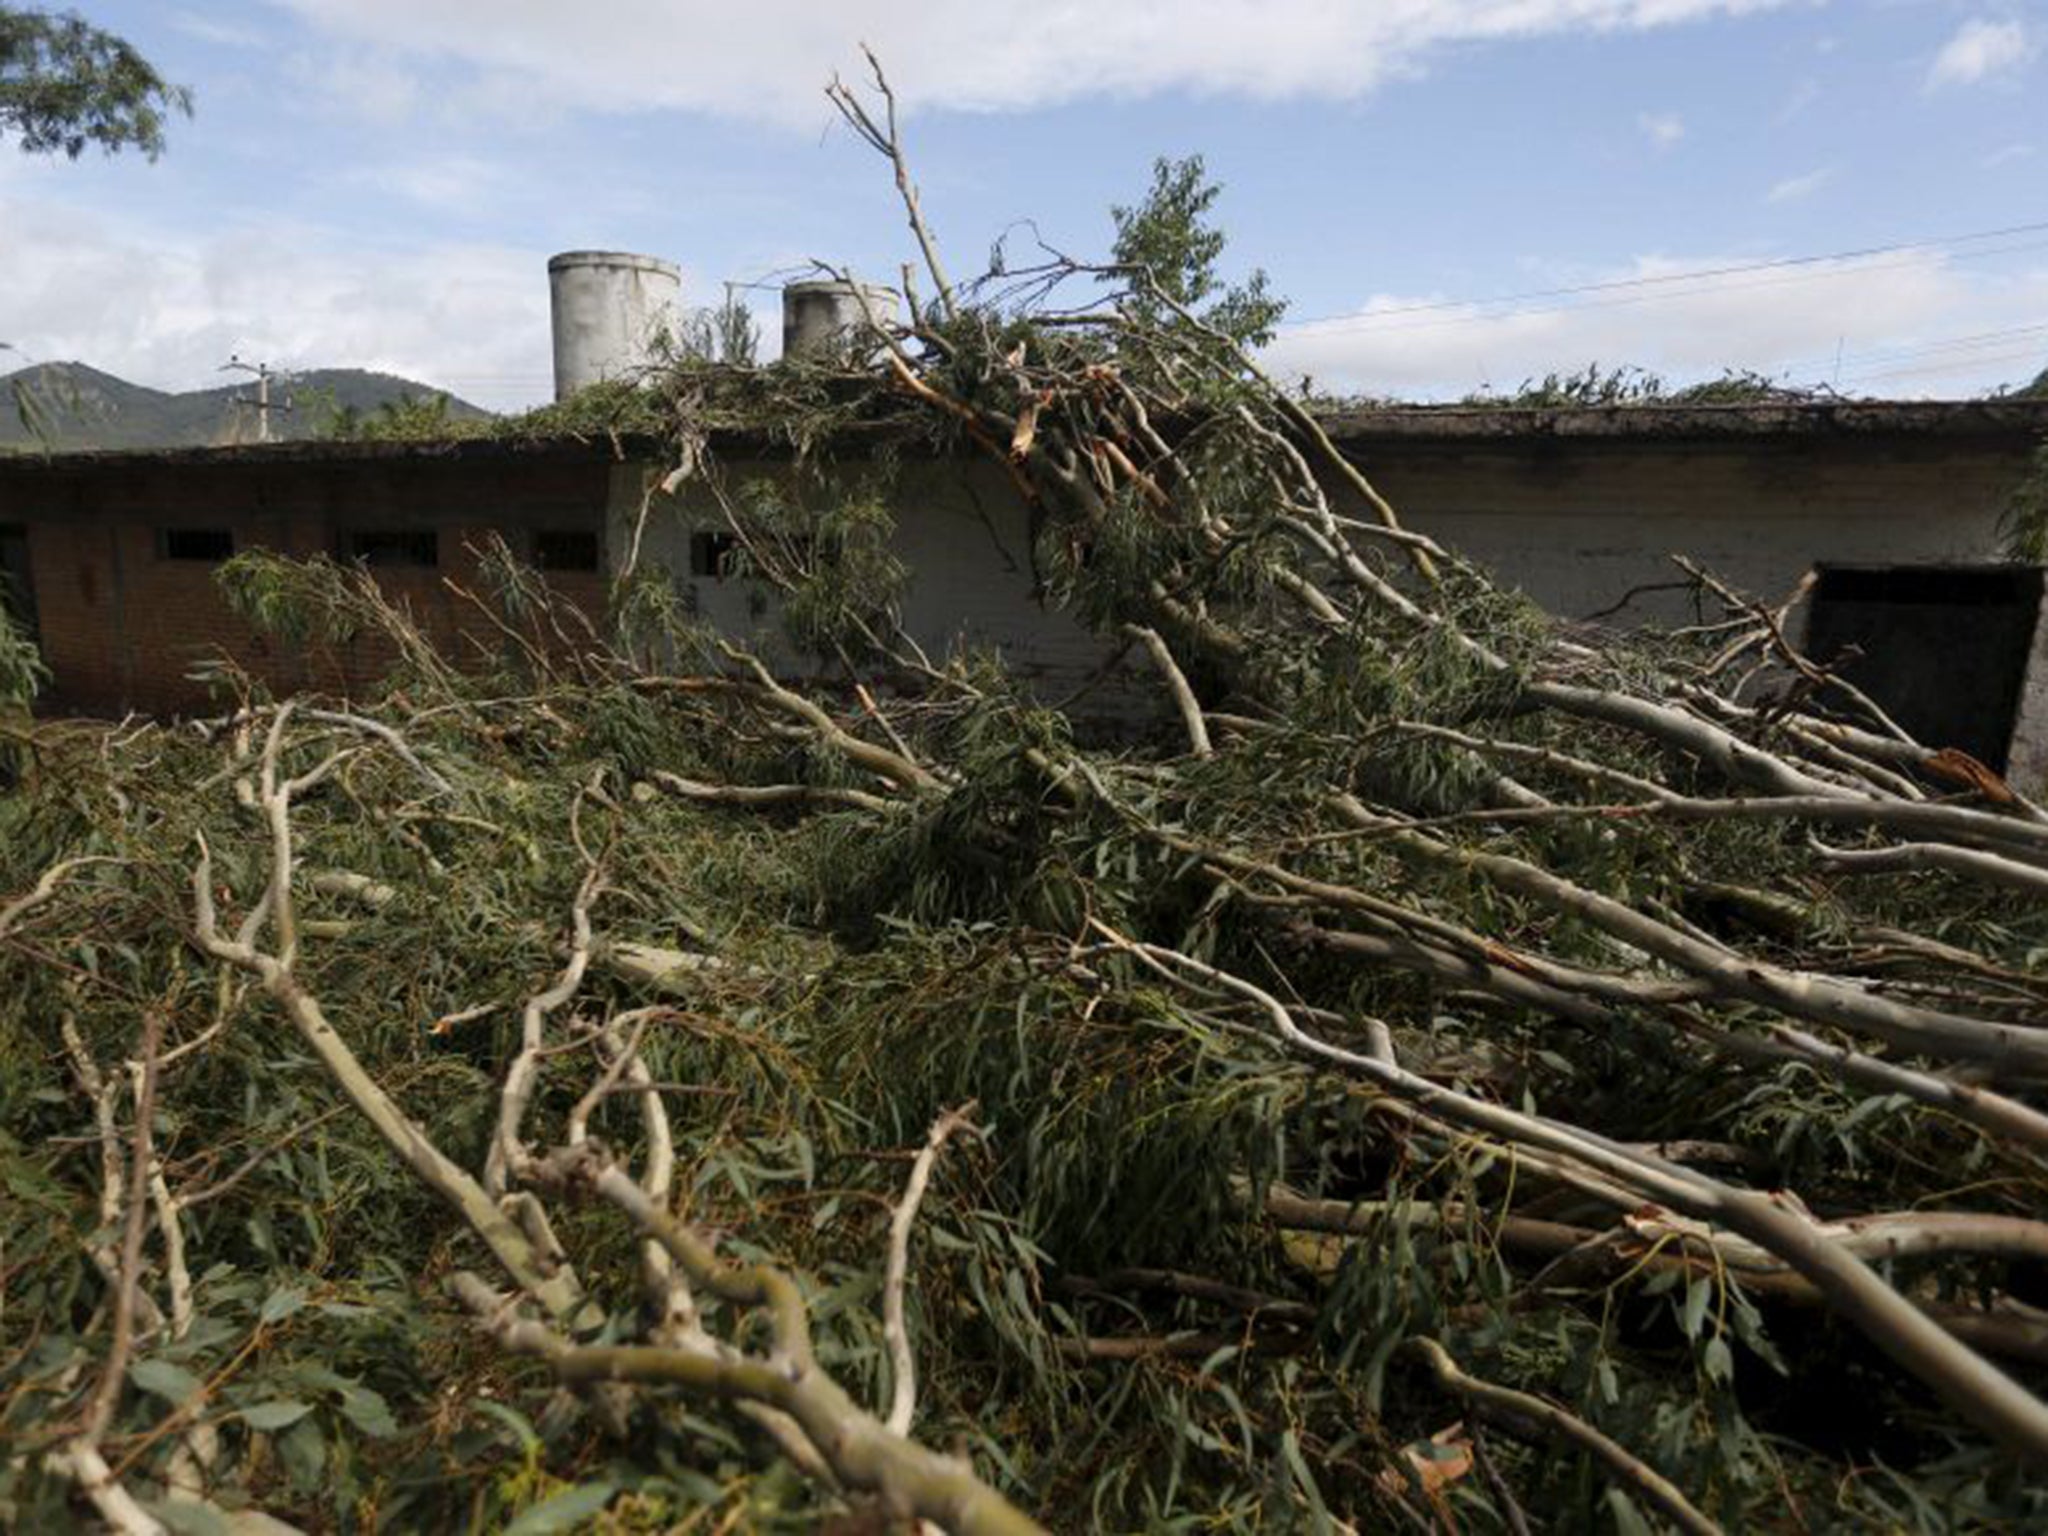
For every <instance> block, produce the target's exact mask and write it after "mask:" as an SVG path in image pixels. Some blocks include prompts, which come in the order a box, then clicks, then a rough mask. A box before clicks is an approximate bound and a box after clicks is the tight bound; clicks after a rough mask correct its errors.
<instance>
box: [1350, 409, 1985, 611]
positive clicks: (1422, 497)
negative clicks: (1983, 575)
mask: <svg viewBox="0 0 2048 1536" xmlns="http://www.w3.org/2000/svg"><path fill="white" fill-rule="evenodd" d="M1356 452H1357V454H1358V456H1359V458H1360V461H1361V463H1362V465H1363V467H1364V468H1365V469H1366V470H1367V472H1368V474H1369V475H1370V476H1371V477H1372V478H1373V481H1374V483H1375V484H1376V485H1377V486H1378V488H1379V489H1380V491H1381V492H1382V493H1383V494H1384V495H1385V496H1386V497H1387V498H1388V499H1389V500H1390V501H1392V502H1393V504H1394V506H1395V507H1396V508H1397V509H1398V510H1399V511H1400V512H1401V514H1402V516H1403V518H1404V519H1405V520H1406V521H1407V522H1408V524H1409V525H1410V526H1412V527H1414V528H1416V529H1417V530H1419V531H1421V532H1424V533H1427V534H1429V535H1430V536H1431V537H1433V538H1435V539H1437V540H1439V541H1440V542H1442V543H1443V544H1445V545H1446V546H1448V547H1450V548H1453V549H1455V550H1458V551H1460V552H1462V553H1463V554H1465V555H1466V556H1468V557H1470V558H1471V559H1473V560H1476V561H1477V562H1478V563H1480V564H1481V565H1483V566H1485V567H1487V568H1488V569H1489V570H1491V571H1493V572H1494V573H1495V575H1496V577H1497V578H1499V579H1500V580H1501V581H1502V582H1503V583H1504V584H1506V585H1509V586H1513V587H1518V588H1520V589H1521V590H1522V591H1524V592H1526V593H1528V594H1529V596H1531V597H1533V598H1534V599H1535V600H1536V601H1537V602H1539V603H1541V604H1542V605H1543V606H1544V607H1546V608H1548V609H1550V610H1551V611H1552V612H1554V613H1558V614H1562V615H1564V616H1565V617H1567V618H1584V617H1587V616H1589V615H1591V614H1595V613H1599V612H1602V611H1604V610H1607V609H1610V608H1612V607H1613V606H1614V605H1615V604H1617V603H1619V602H1621V600H1622V599H1623V598H1624V596H1626V595H1627V594H1628V593H1629V592H1630V591H1631V590H1632V589H1635V588H1640V587H1647V586H1653V585H1655V584H1657V583H1662V582H1682V581H1683V580H1684V576H1683V573H1682V572H1681V571H1679V570H1678V569H1677V568H1676V567H1675V566H1674V565H1672V564H1671V559H1670V557H1671V556H1672V555H1674V554H1682V555H1686V556H1688V557H1689V558H1691V559H1693V560H1695V561H1697V562H1698V563H1699V564H1701V565H1703V566H1705V567H1706V568H1707V569H1708V570H1710V571H1712V572H1714V573H1715V574H1716V575H1717V576H1719V577H1720V578H1721V579H1723V580H1724V581H1727V582H1728V583H1730V584H1731V585H1733V586H1734V587H1736V588H1737V589H1738V590H1740V591H1744V592H1747V593H1749V594H1751V595H1754V596H1757V597H1761V598H1765V599H1768V600H1770V601H1773V602H1776V601H1779V600H1782V599H1783V598H1784V597H1785V596H1786V595H1788V594H1789V593H1790V592H1791V590H1792V588H1793V586H1794V584H1795V583H1796V582H1797V581H1798V580H1799V578H1800V576H1801V575H1802V574H1803V573H1804V572H1805V571H1806V570H1807V569H1808V567H1810V566H1811V565H1813V564H1814V563H1815V562H1816V561H1835V562H1840V563H1854V564H1865V563H1867V564H1883V563H1891V564H1926V563H1942V562H1965V561H1971V560H1990V559H1995V558H1997V555H1998V534H1997V528H1998V518H1999V513H2000V510H2001V509H2002V507H2003V506H2004V503H2005V499H2006V497H2007V496H2008V495H2010V494H2011V491H2012V488H2013V486H2014V484H2015V483H2016V482H2017V481H2018V479H2019V477H2020V475H2021V474H2022V473H2023V472H2024V469H2025V464H2026V443H2025V440H2024V439H2019V440H2016V441H2010V442H2009V441H2005V440H1995V441H1989V442H1986V441H1979V440H1971V439H1962V440H1956V439H1941V438H1936V439H1928V438H1925V437H1921V438H1919V439H1917V440H1916V439H1914V438H1908V437H1882V436H1875V435H1872V436H1862V437H1854V438H1840V439H1829V438H1815V437H1779V438H1768V437H1766V438H1745V437H1728V438H1725V439H1723V440H1719V441H1708V442H1701V441H1697V440H1692V439H1676V440H1654V439H1652V440H1648V441H1645V440H1642V439H1636V438H1614V439H1588V438H1551V439H1542V438H1537V439H1529V440H1515V439H1507V438H1490V439H1485V440H1482V441H1478V442H1470V443H1460V442H1449V443H1418V442H1414V441H1402V442H1395V443H1386V444H1379V445H1374V444H1370V443H1365V444H1359V445H1357V448H1356ZM1345 501H1346V503H1347V505H1348V506H1349V508H1350V509H1351V510H1353V511H1362V507H1361V505H1360V504H1359V503H1358V501H1357V500H1356V498H1353V497H1348V496H1347V497H1346V498H1345ZM1692 614H1693V609H1692V604H1691V599H1690V598H1689V596H1687V595H1686V594H1685V593H1682V592H1678V591H1666V592H1644V593H1642V594H1640V595H1639V596H1637V597H1635V598H1634V599H1632V600H1631V601H1630V602H1629V603H1628V604H1627V606H1626V607H1625V608H1623V609H1621V610H1620V611H1619V612H1617V613H1615V614H1614V615H1613V616H1612V618H1611V619H1610V620H1609V622H1613V623H1617V624H1631V623H1645V622H1651V621H1656V622H1677V623H1684V622H1689V621H1690V619H1691V617H1692Z"/></svg>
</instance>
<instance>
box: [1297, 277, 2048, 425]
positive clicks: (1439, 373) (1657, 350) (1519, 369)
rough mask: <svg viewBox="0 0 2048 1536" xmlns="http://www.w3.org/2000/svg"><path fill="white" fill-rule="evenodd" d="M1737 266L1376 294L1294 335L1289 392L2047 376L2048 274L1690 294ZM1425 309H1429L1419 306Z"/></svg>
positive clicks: (1720, 287)
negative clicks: (1570, 287)
mask: <svg viewBox="0 0 2048 1536" xmlns="http://www.w3.org/2000/svg"><path fill="white" fill-rule="evenodd" d="M1742 264H1743V263H1742V262H1741V261H1740V259H1739V258H1729V257H1709V256H1700V257H1692V258H1686V259H1683V260H1680V259H1674V258H1668V257H1640V258H1638V259H1637V260H1635V261H1633V262H1631V263H1629V264H1628V265H1626V266H1624V267H1619V268H1615V269H1611V270H1607V271H1601V272H1596V273H1590V274H1580V276H1581V277H1583V278H1584V279H1585V280H1587V281H1610V282H1611V281H1620V282H1640V280H1642V279H1644V278H1649V279H1653V280H1656V281H1653V282H1652V283H1651V284H1649V285H1647V286H1641V287H1636V288H1624V289H1620V290H1610V291H1608V292H1603V293H1599V294H1593V295H1588V296H1585V297H1583V298H1579V299H1575V300H1569V301H1568V300H1566V299H1562V298H1560V299H1557V300H1555V301H1534V302H1532V303H1531V304H1530V305H1529V306H1527V307H1522V308H1517V309H1513V310H1508V309H1506V308H1504V307H1502V306H1493V307H1489V306H1486V305H1483V304H1468V303H1457V302H1446V301H1445V300H1444V299H1443V298H1442V297H1441V296H1440V295H1434V294H1391V293H1386V294H1376V295H1374V296H1373V297H1372V298H1371V299H1369V300H1368V301H1367V302H1366V303H1365V304H1364V305H1362V306H1361V307H1360V309H1359V311H1358V312H1357V313H1356V314H1354V315H1351V316H1348V317H1345V318H1343V319H1340V320H1334V321H1330V322H1328V323H1322V324H1315V325H1307V326H1302V327H1300V328H1296V329H1291V330H1285V331H1283V332H1282V333H1281V336H1280V339H1279V340H1278V341H1276V342H1275V343H1274V345H1273V348H1272V350H1271V352H1270V354H1269V358H1268V361H1269V362H1270V363H1271V364H1272V365H1273V366H1274V367H1275V368H1276V369H1277V370H1278V371H1279V372H1280V374H1281V375H1282V376H1283V377H1288V378H1298V377H1300V376H1301V375H1303V374H1308V375H1310V376H1312V377H1313V378H1314V379H1315V380H1316V381H1317V383H1318V384H1319V385H1323V386H1326V387H1331V388H1336V389H1341V390H1347V391H1358V392H1363V393H1369V394H1376V395H1395V396H1404V397H1415V398H1455V397H1457V396H1460V395H1463V394H1466V393H1469V392H1471V391H1473V390H1475V389H1478V388H1481V387H1482V386H1487V387H1499V388H1506V389H1512V388H1514V387H1515V386H1516V385H1518V384H1520V383H1521V382H1522V381H1523V380H1525V379H1531V378H1540V377H1542V376H1543V375H1544V374H1546V373H1550V372H1553V371H1555V372H1560V373H1563V372H1571V371H1573V370H1576V369H1579V368H1583V367H1584V366H1585V365H1586V364H1588V363H1600V364H1602V365H1604V366H1609V367H1611V366H1616V365H1622V364H1631V365H1635V366H1639V367H1643V368H1647V369H1649V370H1651V371H1652V372H1655V373H1658V374H1661V375H1663V376H1664V377H1665V378H1666V379H1669V380H1671V381H1673V382H1679V383H1682V382H1686V381H1689V380H1696V379H1702V378H1715V377H1718V376H1719V375H1720V374H1722V373H1723V372H1724V371H1727V370H1729V369H1748V370H1754V371H1756V372H1759V373H1764V374H1770V375H1773V376H1778V375H1788V376H1789V378H1790V381H1791V382H1794V383H1805V384H1812V383H1822V384H1825V383H1829V382H1832V381H1833V380H1834V378H1835V359H1836V355H1837V350H1838V349H1839V351H1840V355H1841V360H1842V361H1841V373H1840V384H1841V386H1842V387H1843V388H1844V389H1845V390H1856V391H1864V392H1869V393H1875V394H1901V395H1910V394H1930V395H1945V394H1946V395H1958V394H1969V393H1973V392H1977V391H1981V390H1983V389H1987V388H1990V387H1993V386H1995V385H1997V384H2000V383H2004V382H2010V381H2013V380H2025V379H2028V378H2031V377H2032V376H2033V375H2034V374H2035V373H2036V372H2038V371H2039V370H2040V367H2041V364H2042V362H2043V361H2048V326H2044V325H2043V323H2042V317H2043V316H2044V315H2048V267H2034V268H2032V269H2029V270H2020V271H2017V272H2008V273H2004V274H1992V273H1987V272H1985V271H1983V270H1981V269H1977V268H1966V267H1959V266H1957V265H1955V264H1954V263H1952V262H1950V261H1949V260H1947V259H1946V258H1944V257H1943V256H1941V255H1940V254H1939V253H1932V252H1916V253H1912V254H1907V255H1901V254H1896V253H1895V254H1891V255H1886V256H1876V257H1868V258H1862V259H1857V260H1846V261H1837V262H1827V263H1822V264H1818V265H1816V266H1807V267H1799V268H1796V269H1793V270H1790V271H1787V270H1782V269H1781V270H1775V271H1763V272H1756V271H1751V272H1743V273H1737V274H1731V275H1728V276H1725V277H1720V278H1708V277H1702V278H1699V279H1698V280H1697V281H1693V280H1690V279H1689V278H1688V274H1691V273H1698V272H1706V271H1710V270H1713V269H1717V268H1722V267H1727V266H1734V265H1742ZM1418 306H1422V307H1418Z"/></svg>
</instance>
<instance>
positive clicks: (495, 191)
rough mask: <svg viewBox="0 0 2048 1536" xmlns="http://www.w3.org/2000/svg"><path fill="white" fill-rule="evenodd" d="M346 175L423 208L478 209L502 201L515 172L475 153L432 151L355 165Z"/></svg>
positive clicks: (358, 182) (457, 210) (352, 181)
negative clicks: (440, 153) (415, 155)
mask: <svg viewBox="0 0 2048 1536" xmlns="http://www.w3.org/2000/svg"><path fill="white" fill-rule="evenodd" d="M344 179H345V180H346V181H348V182H349V183H350V184H352V185H354V186H360V187H370V188H373V189H374V190H376V191H379V192H385V193H389V194H391V195H392V196H395V197H402V198H404V199H406V200H407V201H408V202H413V203H418V204H419V205H420V206H421V207H423V208H433V209H438V210H441V211H443V212H450V211H452V212H457V213H475V212H478V211H480V210H482V209H485V208H488V207H490V206H492V205H493V204H494V203H496V202H497V201H498V199H499V197H500V196H501V195H502V194H503V192H504V191H505V189H506V186H507V183H508V182H509V181H510V180H511V175H510V172H509V171H508V170H507V169H506V167H505V166H504V165H502V164H499V163H497V162H494V161H489V160H481V159H478V158H477V157H476V156H474V155H429V156H425V157H422V158H420V159H416V160H407V161H400V162H394V163H387V164H381V165H361V164H358V165H353V166H351V167H349V169H348V170H347V172H346V173H345V174H344Z"/></svg>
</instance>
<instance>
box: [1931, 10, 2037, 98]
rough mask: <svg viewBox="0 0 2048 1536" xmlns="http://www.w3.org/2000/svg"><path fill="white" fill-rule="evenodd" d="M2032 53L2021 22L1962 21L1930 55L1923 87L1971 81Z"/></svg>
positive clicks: (2015, 64) (2000, 70) (2023, 60)
mask: <svg viewBox="0 0 2048 1536" xmlns="http://www.w3.org/2000/svg"><path fill="white" fill-rule="evenodd" d="M2033 56H2034V43H2033V40H2032V39H2031V38H2029V37H2028V36H2027V29H2026V26H2025V24H2024V23H2022V22H2020V21H2018V20H2012V21H1985V20H1984V19H1983V18H1981V17H1978V18H1975V19H1973V20H1970V21H1966V22H1964V23H1963V25H1962V27H1961V28H1960V29H1959V30H1958V31H1957V33H1956V35H1955V36H1954V37H1952V38H1950V39H1949V40H1948V41H1947V42H1946V43H1944V44H1943V45H1942V49H1941V52H1940V53H1938V54H1936V55H1935V56H1934V63H1933V64H1932V65H1931V66H1930V67H1929V68H1928V71H1927V88H1928V89H1929V90H1934V89H1936V88H1937V87H1940V86H1944V85H1975V84H1976V83H1977V82H1978V81H1979V80H1982V79H1984V78H1986V77H1987V76H1990V75H1996V74H2002V73H2004V72H2005V71H2006V70H2009V69H2016V68H2018V67H2019V66H2020V65H2022V64H2024V63H2026V62H2027V60H2028V59H2030V58H2032V57H2033Z"/></svg>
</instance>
